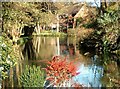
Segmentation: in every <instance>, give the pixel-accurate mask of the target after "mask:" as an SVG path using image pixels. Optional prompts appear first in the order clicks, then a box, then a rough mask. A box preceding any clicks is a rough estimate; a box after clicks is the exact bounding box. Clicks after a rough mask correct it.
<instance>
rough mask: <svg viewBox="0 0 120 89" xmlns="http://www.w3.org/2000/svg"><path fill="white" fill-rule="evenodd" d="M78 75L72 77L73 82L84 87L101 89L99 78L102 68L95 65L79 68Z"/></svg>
mask: <svg viewBox="0 0 120 89" xmlns="http://www.w3.org/2000/svg"><path fill="white" fill-rule="evenodd" d="M78 72H80V74H79V75H77V76H76V77H74V80H75V81H76V82H78V83H80V84H83V85H84V86H86V87H101V83H100V78H101V77H102V74H103V68H102V67H100V66H96V65H90V66H85V65H84V64H82V65H81V66H79V70H78Z"/></svg>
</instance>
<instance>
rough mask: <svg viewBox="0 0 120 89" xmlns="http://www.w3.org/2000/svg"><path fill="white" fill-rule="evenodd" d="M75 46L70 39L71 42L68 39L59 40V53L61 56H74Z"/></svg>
mask: <svg viewBox="0 0 120 89" xmlns="http://www.w3.org/2000/svg"><path fill="white" fill-rule="evenodd" d="M75 47H76V44H75V42H74V40H73V38H72V40H71V39H70V38H68V37H66V38H64V39H61V40H60V52H61V55H70V56H74V55H75V49H76V48H75Z"/></svg>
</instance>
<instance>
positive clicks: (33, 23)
mask: <svg viewBox="0 0 120 89" xmlns="http://www.w3.org/2000/svg"><path fill="white" fill-rule="evenodd" d="M90 4H91V3H72V2H65V3H62V2H61V3H59V2H57V3H54V2H24V3H23V2H1V3H0V6H1V7H0V9H1V10H0V17H1V18H0V25H1V28H0V34H1V33H2V35H1V36H0V71H1V70H2V73H1V75H0V76H1V77H2V78H3V79H5V78H6V77H7V76H6V74H7V71H8V70H9V69H10V68H11V67H13V66H14V65H15V64H16V60H17V59H18V56H16V55H18V54H17V53H16V52H15V50H14V49H13V47H14V45H16V44H18V43H19V39H20V38H21V37H26V36H27V37H31V36H32V35H40V34H41V33H45V32H49V33H53V34H57V35H58V34H61V33H64V34H63V36H64V35H67V36H71V35H70V34H73V35H74V36H77V37H78V38H79V37H81V36H83V35H82V34H81V33H82V32H84V31H85V37H83V38H82V39H80V41H79V46H80V47H81V48H82V47H86V48H94V49H96V52H98V54H107V55H108V54H112V53H114V54H117V55H118V57H119V58H118V59H117V60H114V59H113V60H114V61H117V63H118V64H119V63H120V26H119V23H120V7H119V6H120V3H119V2H101V5H100V7H91V6H90ZM96 5H97V3H96ZM83 6H84V7H85V8H86V9H85V11H86V12H84V15H86V16H82V15H80V14H79V13H78V12H79V8H81V7H83ZM88 8H89V9H88ZM87 11H88V12H87ZM58 21H59V22H58ZM54 24H55V25H56V26H55V27H54V26H53V25H54ZM58 25H59V28H58V27H57V26H58ZM52 26H53V27H52ZM58 29H59V31H57V30H58ZM53 30H56V31H53ZM86 32H87V34H86ZM88 34H89V35H88ZM48 35H49V34H48ZM57 35H56V36H57ZM59 36H61V35H59ZM103 61H104V59H103ZM27 71H28V70H27ZM36 71H37V69H36ZM23 80H24V79H23ZM115 82H117V84H118V85H116V86H119V84H120V81H119V79H118V80H117V79H116V80H115ZM42 83H43V82H42Z"/></svg>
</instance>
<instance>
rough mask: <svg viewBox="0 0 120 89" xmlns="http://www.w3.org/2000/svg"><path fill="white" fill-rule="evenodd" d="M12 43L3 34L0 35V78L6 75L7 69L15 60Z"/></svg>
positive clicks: (13, 64)
mask: <svg viewBox="0 0 120 89" xmlns="http://www.w3.org/2000/svg"><path fill="white" fill-rule="evenodd" d="M12 45H13V44H12V42H11V41H10V39H9V38H7V36H6V35H5V34H3V36H0V76H1V77H2V79H5V78H6V77H8V75H7V74H8V71H9V70H10V68H11V67H13V66H15V64H16V61H17V58H16V56H15V52H14V51H13V48H12Z"/></svg>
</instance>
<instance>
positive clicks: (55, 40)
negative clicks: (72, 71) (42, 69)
mask: <svg viewBox="0 0 120 89" xmlns="http://www.w3.org/2000/svg"><path fill="white" fill-rule="evenodd" d="M26 54H28V55H26ZM23 55H24V58H27V57H26V56H28V59H29V60H34V59H37V60H47V59H51V58H52V57H53V56H55V55H61V56H68V57H69V59H70V60H72V59H73V58H76V57H77V58H79V61H78V64H77V65H79V70H78V71H80V74H79V75H78V76H76V77H75V79H74V80H75V81H77V82H79V83H80V84H83V85H84V86H87V87H101V83H100V78H101V77H102V75H103V68H102V67H101V66H97V65H96V64H95V61H96V60H97V59H96V58H97V57H96V55H95V56H93V57H85V56H84V55H82V54H80V50H79V49H78V48H76V38H68V37H63V38H59V37H33V39H31V40H28V42H27V43H26V44H25V46H24V48H23ZM34 62H35V61H34ZM79 63H80V64H79ZM36 64H38V63H36ZM39 64H40V63H39Z"/></svg>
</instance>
